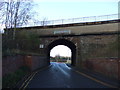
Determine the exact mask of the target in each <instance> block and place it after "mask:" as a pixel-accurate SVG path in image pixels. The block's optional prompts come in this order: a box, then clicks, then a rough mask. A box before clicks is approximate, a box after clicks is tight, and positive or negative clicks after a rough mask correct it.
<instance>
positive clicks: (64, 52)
mask: <svg viewBox="0 0 120 90" xmlns="http://www.w3.org/2000/svg"><path fill="white" fill-rule="evenodd" d="M56 55H60V56H68V57H71V49H70V48H69V47H67V46H65V45H57V46H55V47H53V48H52V49H51V51H50V56H52V57H55V56H56Z"/></svg>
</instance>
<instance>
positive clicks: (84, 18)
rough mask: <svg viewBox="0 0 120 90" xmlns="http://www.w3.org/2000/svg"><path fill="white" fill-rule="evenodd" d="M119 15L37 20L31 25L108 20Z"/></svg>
mask: <svg viewBox="0 0 120 90" xmlns="http://www.w3.org/2000/svg"><path fill="white" fill-rule="evenodd" d="M118 15H119V14H110V15H100V16H89V17H80V18H70V19H59V20H48V21H37V22H34V23H33V24H31V26H47V25H58V24H70V23H85V22H97V21H108V20H115V19H118V18H119V17H118Z"/></svg>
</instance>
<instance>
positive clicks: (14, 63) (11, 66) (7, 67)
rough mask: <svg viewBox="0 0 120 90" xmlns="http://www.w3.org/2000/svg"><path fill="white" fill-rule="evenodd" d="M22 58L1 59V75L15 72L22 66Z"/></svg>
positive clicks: (9, 57)
mask: <svg viewBox="0 0 120 90" xmlns="http://www.w3.org/2000/svg"><path fill="white" fill-rule="evenodd" d="M23 58H24V57H23V56H20V55H18V56H14V57H13V56H7V57H3V58H2V75H5V74H8V73H11V72H14V71H16V70H17V69H18V68H19V67H20V66H22V65H23Z"/></svg>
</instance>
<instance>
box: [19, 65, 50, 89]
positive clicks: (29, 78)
mask: <svg viewBox="0 0 120 90" xmlns="http://www.w3.org/2000/svg"><path fill="white" fill-rule="evenodd" d="M49 67H51V65H50V66H48V67H45V68H42V69H40V70H37V71H35V72H33V73H32V74H31V75H30V76H29V77H28V78H27V79H26V80H25V81H24V82H23V84H22V85H21V87H20V88H19V90H24V89H25V88H26V87H27V86H28V84H29V83H30V81H31V80H32V79H33V77H34V76H35V75H36V74H37V73H38V72H40V71H42V70H44V69H47V68H49Z"/></svg>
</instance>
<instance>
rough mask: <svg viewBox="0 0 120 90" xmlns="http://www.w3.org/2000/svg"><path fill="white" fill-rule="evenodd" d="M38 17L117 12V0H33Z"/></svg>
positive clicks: (62, 17)
mask: <svg viewBox="0 0 120 90" xmlns="http://www.w3.org/2000/svg"><path fill="white" fill-rule="evenodd" d="M34 1H35V3H36V4H37V7H36V8H35V9H37V12H39V15H38V17H37V18H38V19H42V18H44V17H46V18H47V19H48V20H56V19H68V18H78V17H85V16H99V15H108V14H117V13H118V1H119V0H34Z"/></svg>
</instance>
